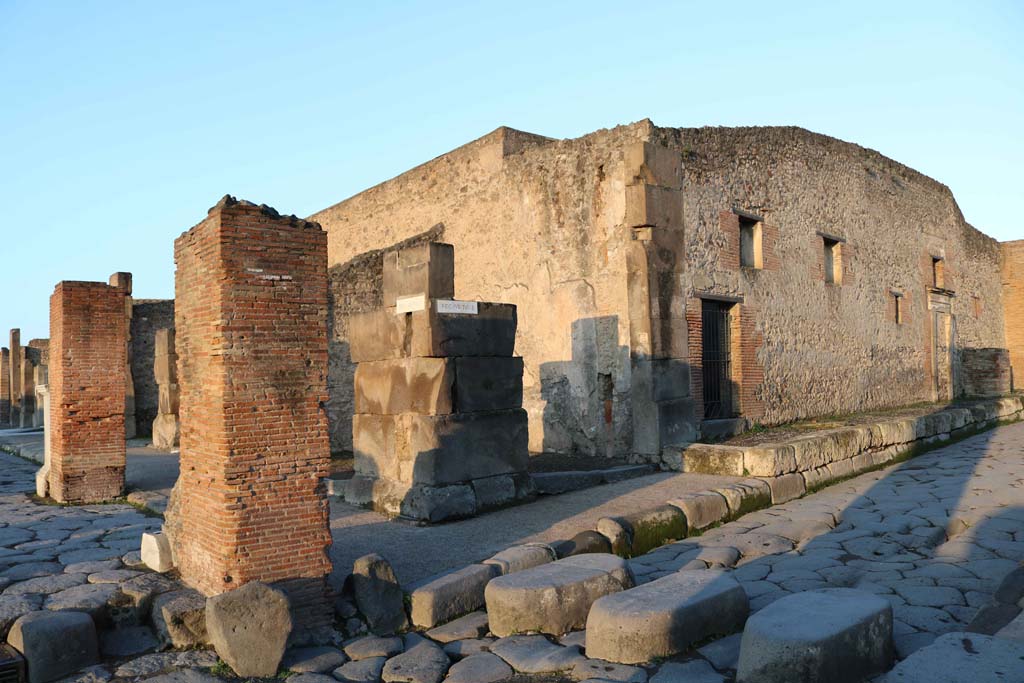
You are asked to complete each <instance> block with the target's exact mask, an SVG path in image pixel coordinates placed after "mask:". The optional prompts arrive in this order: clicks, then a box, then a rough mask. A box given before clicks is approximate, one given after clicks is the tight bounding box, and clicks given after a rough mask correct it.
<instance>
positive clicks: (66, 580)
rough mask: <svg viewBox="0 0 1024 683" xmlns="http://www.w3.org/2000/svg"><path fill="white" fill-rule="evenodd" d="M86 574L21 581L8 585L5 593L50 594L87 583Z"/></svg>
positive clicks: (61, 575) (58, 575) (59, 575)
mask: <svg viewBox="0 0 1024 683" xmlns="http://www.w3.org/2000/svg"><path fill="white" fill-rule="evenodd" d="M85 579H86V576H85V574H57V575H54V576H40V577H39V578H37V579H29V580H28V581H20V582H18V583H15V584H12V585H10V586H8V587H7V588H6V589H5V590H4V595H28V594H35V595H50V594H52V593H59V592H60V591H63V590H67V589H68V588H72V587H73V586H80V585H82V584H83V583H85Z"/></svg>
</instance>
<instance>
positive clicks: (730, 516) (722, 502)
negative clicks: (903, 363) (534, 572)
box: [406, 396, 1024, 628]
mask: <svg viewBox="0 0 1024 683" xmlns="http://www.w3.org/2000/svg"><path fill="white" fill-rule="evenodd" d="M1022 417H1024V399H1022V397H1021V396H1011V397H1004V398H999V399H992V400H985V401H979V402H977V403H975V404H972V405H971V406H970V407H952V408H948V409H944V410H940V411H936V412H934V413H930V414H928V415H923V416H917V417H909V418H900V417H896V418H889V419H885V420H882V421H880V422H878V423H876V424H870V425H860V426H856V427H848V428H842V429H826V430H823V431H822V432H821V433H816V434H811V435H808V436H803V437H800V438H799V439H794V441H800V442H801V445H800V449H801V451H800V452H801V460H800V461H799V462H800V463H802V464H803V465H804V466H805V467H804V469H802V470H798V469H797V462H798V461H797V458H796V446H793V445H792V442H790V443H788V444H777V445H770V446H766V445H760V446H756V447H749V448H748V447H743V448H740V447H735V446H732V447H730V446H720V445H718V446H711V445H708V444H691V445H688V446H684V447H680V448H679V449H678V452H679V455H680V464H681V465H682V464H683V463H685V462H686V461H685V459H683V456H684V455H687V456H689V455H691V454H692V453H695V452H697V451H696V450H695V451H688V449H690V448H697V449H700V452H702V453H706V452H707V451H705V450H703V449H707V448H712V449H716V450H717V449H722V451H721V452H723V453H728V455H726V456H725V457H726V461H731V466H732V467H733V468H735V467H736V462H737V460H736V458H737V456H736V455H735V453H734V452H735V451H739V452H740V456H739V458H741V459H740V460H739V461H738V462H740V463H743V464H744V465H745V463H746V462H747V461H746V454H747V451H749V450H754V451H764V450H766V449H767V450H769V451H774V452H779V451H782V452H783V453H784V454H785V453H788V454H790V455H792V456H793V457H792V459H786V458H782V459H776V460H774V461H772V462H782V463H784V467H783V471H782V472H781V473H778V472H779V470H778V469H777V468H776V469H772V466H769V465H768V464H762V465H759V467H761V468H762V469H759V470H758V471H760V472H769V471H770V472H773V474H770V475H767V476H764V475H762V476H748V475H747V472H745V471H744V470H743V469H742V466H741V469H740V470H739V473H738V476H744V477H745V478H743V479H741V480H739V481H736V482H733V483H731V484H728V485H725V486H721V487H717V488H714V489H710V490H707V491H701V492H698V493H690V494H685V495H682V496H680V497H678V498H675V499H672V500H668V501H666V502H665V504H664V505H661V506H658V507H655V508H651V509H649V510H640V511H637V512H635V513H632V514H630V515H624V516H621V517H605V518H601V519H599V520H597V522H596V524H595V528H594V530H591V531H583V532H580V533H579V534H577V535H576V536H574V537H573V538H572V539H568V540H563V541H553V542H550V543H530V544H526V545H518V546H512V547H510V548H507V549H505V550H503V551H501V552H500V553H498V554H496V555H495V556H494V557H492V558H489V559H487V560H484V561H483V562H480V563H477V564H471V565H469V566H466V567H463V568H461V569H456V570H452V571H448V572H445V573H443V574H441V575H439V576H435V577H430V578H428V579H426V580H424V581H421V582H418V583H417V584H414V585H412V586H409V587H407V588H406V592H407V593H408V598H409V603H410V605H411V612H412V614H411V616H412V621H413V624H414V625H415V626H416V627H418V628H433V627H435V626H437V625H439V624H443V623H446V622H448V621H451V620H452V619H456V618H458V617H460V616H462V615H465V614H468V613H470V612H473V611H475V610H478V609H481V608H483V607H484V605H485V600H484V591H485V589H486V587H487V585H488V583H490V581H491V579H493V578H496V577H498V576H503V575H506V574H509V573H512V572H516V571H521V570H524V569H529V568H531V567H535V566H538V565H541V564H544V563H547V562H553V561H556V560H559V559H562V558H565V557H570V556H573V555H579V554H584V553H607V552H612V553H615V554H616V555H620V556H623V557H635V556H638V555H642V554H644V553H647V552H650V551H651V550H653V549H655V548H657V547H660V546H662V545H665V544H666V543H669V542H673V541H677V540H681V539H683V538H686V537H689V536H696V535H700V534H701V533H702V532H703V531H704V530H705V529H708V528H711V527H713V526H716V525H719V524H722V523H725V522H730V521H733V520H736V519H739V518H740V517H742V516H743V515H745V514H747V513H750V512H754V511H756V510H760V509H764V508H768V507H771V506H773V505H778V504H781V503H784V502H788V501H790V500H793V499H795V498H799V497H801V496H803V495H805V494H806V493H809V492H813V491H815V490H817V489H821V488H825V487H827V486H829V485H831V484H836V483H839V482H840V481H842V480H845V479H848V478H850V477H853V476H855V475H857V474H862V473H864V472H867V471H870V470H875V469H880V468H882V467H885V466H887V465H891V464H894V463H896V462H899V461H902V460H906V459H909V458H911V457H913V456H915V455H919V454H921V453H924V452H926V451H929V450H932V449H934V448H939V447H941V446H944V445H947V444H949V443H950V442H952V441H957V440H960V439H963V438H967V437H969V436H973V435H974V434H977V433H980V432H983V431H986V430H988V429H991V428H993V427H996V426H997V425H1001V424H1008V423H1012V422H1016V421H1018V420H1020V419H1021V418H1022ZM851 433H852V434H851ZM840 434H842V436H840ZM787 447H792V451H789V449H788V448H787ZM855 447H856V448H855ZM815 451H819V453H818V455H817V456H815ZM700 458H701V456H698V457H696V458H693V459H691V460H690V462H691V465H692V464H693V463H694V461H695V460H697V461H700ZM750 462H751V463H752V464H753V462H754V461H753V460H751V461H750ZM683 471H702V472H704V473H711V474H734V475H735V474H736V469H731V470H729V471H722V470H721V469H716V470H713V471H712V470H689V469H684V470H683Z"/></svg>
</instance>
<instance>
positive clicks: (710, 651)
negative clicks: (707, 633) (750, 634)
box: [697, 633, 743, 671]
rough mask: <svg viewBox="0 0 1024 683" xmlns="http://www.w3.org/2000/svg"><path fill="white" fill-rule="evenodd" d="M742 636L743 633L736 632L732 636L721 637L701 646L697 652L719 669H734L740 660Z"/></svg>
mask: <svg viewBox="0 0 1024 683" xmlns="http://www.w3.org/2000/svg"><path fill="white" fill-rule="evenodd" d="M742 638H743V634H742V633H734V634H733V635H731V636H726V637H725V638H719V639H718V640H715V641H712V642H710V643H708V644H707V645H705V646H704V647H702V648H699V649H698V650H697V652H699V653H700V654H701V656H702V657H704V658H705V659H706V660H708V661H709V662H711V665H712V666H714V667H715V668H716V669H718V670H719V671H728V670H733V669H735V668H736V664H737V663H738V662H739V660H740V641H741V640H742Z"/></svg>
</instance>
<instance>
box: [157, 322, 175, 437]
mask: <svg viewBox="0 0 1024 683" xmlns="http://www.w3.org/2000/svg"><path fill="white" fill-rule="evenodd" d="M153 346H154V352H153V374H154V375H155V377H156V385H157V394H158V396H157V414H156V419H154V420H153V447H154V448H162V449H165V450H167V449H171V448H177V447H178V443H179V435H180V432H179V427H178V401H179V396H178V355H177V354H176V353H175V352H174V330H173V329H163V330H157V331H156V335H155V338H154V344H153Z"/></svg>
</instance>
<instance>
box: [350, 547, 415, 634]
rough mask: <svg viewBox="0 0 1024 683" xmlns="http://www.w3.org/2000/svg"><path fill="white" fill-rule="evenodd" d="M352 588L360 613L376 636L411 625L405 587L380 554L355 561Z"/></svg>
mask: <svg viewBox="0 0 1024 683" xmlns="http://www.w3.org/2000/svg"><path fill="white" fill-rule="evenodd" d="M352 589H353V592H354V594H355V599H356V605H358V606H359V611H360V612H362V613H363V616H365V617H366V621H367V623H368V624H369V626H370V630H371V631H373V632H374V633H376V634H377V635H391V634H393V633H396V632H398V631H401V630H404V629H405V627H406V626H407V625H408V620H407V619H406V616H405V603H404V594H403V593H402V588H401V586H399V585H398V579H397V578H395V572H394V570H393V569H392V568H391V565H390V564H388V561H387V560H385V559H384V558H383V557H381V556H380V555H377V554H376V553H373V554H370V555H364V556H363V557H360V558H359V559H357V560H356V561H355V564H354V565H353V567H352Z"/></svg>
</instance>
